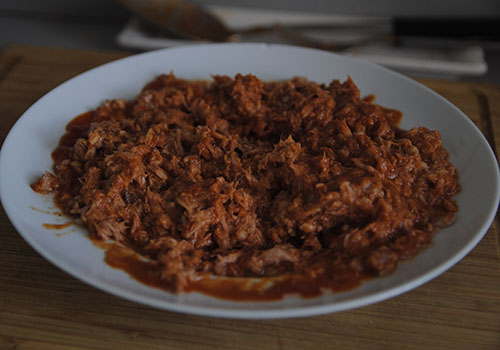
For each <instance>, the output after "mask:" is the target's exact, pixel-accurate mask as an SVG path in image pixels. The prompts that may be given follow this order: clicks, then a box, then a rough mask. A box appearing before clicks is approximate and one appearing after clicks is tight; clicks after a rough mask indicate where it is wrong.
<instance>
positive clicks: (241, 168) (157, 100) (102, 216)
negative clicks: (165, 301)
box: [32, 74, 460, 291]
mask: <svg viewBox="0 0 500 350" xmlns="http://www.w3.org/2000/svg"><path fill="white" fill-rule="evenodd" d="M400 117H401V115H400V113H399V112H397V111H394V110H390V109H386V108H383V107H380V106H378V105H376V104H374V103H372V99H370V98H365V99H363V98H360V93H359V90H358V88H357V87H356V85H355V84H354V83H353V81H352V80H350V79H348V80H347V81H345V82H343V83H341V82H339V81H338V80H334V81H333V82H331V83H330V84H329V85H319V84H316V83H313V82H309V81H307V80H305V79H300V78H295V79H292V80H289V81H283V82H262V81H260V80H259V79H258V78H256V77H255V76H253V75H237V76H236V77H234V79H233V78H230V77H226V76H215V77H214V78H213V81H211V82H192V81H186V80H181V79H177V78H176V77H175V76H174V75H173V74H170V75H161V76H159V77H158V78H157V79H155V80H154V81H152V82H151V83H149V84H148V85H146V86H145V87H144V89H143V91H142V92H141V93H140V94H139V95H138V96H137V97H136V98H135V99H134V100H131V101H124V100H112V101H108V102H106V103H105V104H104V105H103V106H102V107H99V108H97V109H96V110H95V111H92V112H90V113H88V114H87V115H85V118H86V119H85V118H83V117H82V118H83V119H81V120H80V121H78V119H75V121H74V122H72V123H70V125H69V126H68V134H67V135H66V136H65V138H64V137H63V139H62V140H61V144H60V146H59V147H58V149H57V150H56V152H55V153H54V158H55V161H56V163H55V166H54V173H53V174H52V173H46V174H45V175H44V176H43V177H42V178H41V179H40V180H39V181H38V182H36V183H34V184H33V185H32V187H33V189H34V190H35V191H37V192H40V193H50V192H54V193H55V197H56V201H57V203H58V205H59V206H60V207H61V208H62V209H63V211H64V212H65V213H66V214H69V215H72V216H74V217H76V218H77V220H78V222H80V223H81V224H83V225H84V226H85V227H87V228H88V230H89V231H90V233H91V235H93V236H95V237H97V238H100V239H103V240H114V241H117V242H121V243H125V244H127V245H128V246H132V247H134V249H136V250H137V251H139V252H140V253H141V254H143V255H144V256H147V257H149V258H150V259H152V260H153V261H155V262H157V264H158V271H159V274H160V276H161V278H162V279H163V280H165V281H167V282H168V283H169V284H170V285H171V286H172V288H173V289H174V290H176V291H184V290H186V289H188V287H189V285H190V283H192V282H193V281H196V280H197V279H199V278H201V277H203V276H207V275H219V276H239V277H245V276H254V277H255V276H256V277H260V276H279V275H282V276H287V275H290V276H292V275H304V276H305V275H307V276H308V281H310V282H311V281H314V280H315V276H320V275H321V273H323V277H322V278H324V271H328V273H329V274H333V275H335V274H344V275H346V274H348V275H352V276H358V277H359V276H376V275H380V274H385V273H388V272H390V271H392V270H393V269H394V268H395V266H396V265H397V263H398V261H400V260H403V259H406V258H409V257H411V256H414V255H415V254H416V253H418V251H419V250H420V249H421V248H423V247H425V246H427V245H428V244H429V243H430V242H431V240H432V236H433V235H434V233H435V232H436V230H437V228H439V227H442V226H445V225H449V224H450V223H451V222H452V221H453V219H454V215H455V213H456V211H457V204H456V202H455V201H454V200H453V198H452V197H453V195H454V194H456V193H457V192H458V191H459V190H460V187H459V185H458V175H457V171H456V169H455V168H454V167H453V165H451V164H450V163H449V162H448V160H447V159H448V153H447V152H446V150H444V149H443V148H442V145H441V136H440V134H439V132H437V131H431V130H428V129H426V128H424V127H418V128H414V129H411V130H409V131H405V130H401V129H400V128H398V126H397V125H398V123H399V119H400ZM84 119H85V120H84ZM316 279H317V278H316ZM311 283H312V282H311Z"/></svg>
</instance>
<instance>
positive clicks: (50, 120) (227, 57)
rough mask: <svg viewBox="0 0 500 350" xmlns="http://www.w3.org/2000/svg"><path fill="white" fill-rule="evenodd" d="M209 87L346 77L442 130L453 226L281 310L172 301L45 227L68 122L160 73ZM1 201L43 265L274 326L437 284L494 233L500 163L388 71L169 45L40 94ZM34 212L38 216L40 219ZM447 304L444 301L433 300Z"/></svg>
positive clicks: (406, 121)
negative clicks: (378, 270) (46, 184)
mask: <svg viewBox="0 0 500 350" xmlns="http://www.w3.org/2000/svg"><path fill="white" fill-rule="evenodd" d="M169 71H173V72H174V73H175V74H176V75H177V76H178V77H182V78H187V79H200V78H201V79H208V78H210V75H211V74H228V75H235V74H236V73H253V74H255V75H257V76H258V77H260V78H262V79H265V80H276V79H288V78H291V77H293V76H297V75H300V76H305V77H307V78H309V79H310V80H313V81H317V82H326V83H328V82H330V81H331V80H332V79H333V78H338V79H341V80H344V79H346V78H347V76H348V75H350V76H351V77H352V79H353V80H354V81H355V83H356V84H357V85H358V86H359V88H360V89H361V92H362V95H366V94H370V93H374V94H376V96H377V99H376V102H377V103H379V104H382V105H383V106H386V107H390V108H395V109H398V110H400V111H402V112H403V121H402V125H401V126H402V127H403V128H410V127H414V126H418V125H423V126H426V127H428V128H430V129H437V130H439V131H440V132H441V133H442V136H443V143H444V146H445V148H446V149H447V150H448V151H449V152H450V159H451V161H452V162H453V164H454V165H455V166H456V167H457V169H458V171H459V174H460V182H461V185H462V188H463V190H462V192H461V193H460V194H459V195H458V196H457V199H458V202H459V206H460V210H459V212H458V215H457V220H456V222H455V223H454V224H453V225H452V226H450V227H448V228H446V229H444V230H442V231H440V232H439V233H438V234H437V235H436V237H435V239H434V242H433V244H432V245H431V246H430V247H429V248H427V249H426V250H424V251H423V252H422V253H421V254H419V255H418V256H417V257H416V258H414V259H411V260H410V261H407V262H405V263H402V264H401V265H400V266H399V267H398V268H397V270H396V271H395V272H394V273H393V274H391V275H389V276H386V277H383V278H378V279H374V280H371V281H368V282H366V283H364V284H363V285H362V286H360V287H359V288H357V289H354V290H351V291H348V292H343V293H327V294H325V295H323V296H320V297H317V298H313V299H300V298H296V297H287V298H285V299H284V300H281V301H273V302H229V301H223V300H219V299H215V298H211V297H207V296H204V295H201V294H197V293H192V294H186V295H179V296H178V295H173V294H170V293H167V292H164V291H162V290H159V289H155V288H150V287H147V286H145V285H142V284H141V283H139V282H136V281H135V280H133V279H131V278H130V277H129V276H128V275H127V274H126V273H125V272H123V271H120V270H116V269H113V268H110V267H109V266H108V265H106V264H105V263H104V262H103V256H104V254H103V251H102V250H100V249H99V248H97V247H95V246H94V245H93V244H92V243H91V242H90V240H89V239H88V238H86V235H85V231H84V230H82V229H78V228H76V227H74V226H73V227H71V228H68V229H66V231H67V232H68V233H67V234H64V235H57V234H56V233H55V232H54V231H53V230H48V229H45V228H44V227H43V226H42V224H44V223H57V222H59V223H61V222H64V221H65V220H66V221H67V219H64V218H62V219H61V218H59V221H58V219H57V217H54V215H53V214H50V213H44V212H53V211H54V209H53V208H54V207H53V203H52V201H51V200H50V199H49V198H47V196H41V195H39V194H37V193H35V192H33V191H32V190H31V188H30V186H29V185H30V183H32V182H34V181H35V180H36V179H37V178H38V177H39V176H40V175H41V174H42V173H43V172H44V171H45V170H46V169H49V170H50V169H51V168H52V160H51V158H50V153H51V151H52V150H53V149H54V148H55V147H56V145H57V143H58V140H59V137H60V136H61V135H62V134H63V132H64V128H65V126H66V124H67V123H68V122H69V121H70V120H71V119H72V118H73V117H75V116H76V115H78V114H80V113H83V112H85V111H87V110H89V109H93V108H95V107H96V106H97V105H99V104H102V103H103V102H104V101H105V100H106V99H112V98H126V99H130V98H133V97H134V96H135V95H136V94H137V93H138V92H139V91H140V89H141V88H142V86H143V85H144V84H145V83H146V82H148V81H150V80H151V79H153V78H154V77H155V76H156V75H158V74H160V73H163V72H167V73H168V72H169ZM0 196H1V199H2V203H3V206H4V208H5V211H6V212H7V215H8V216H9V218H10V220H11V221H12V223H13V224H14V226H15V227H16V229H17V230H18V231H19V233H20V234H21V235H22V236H23V237H24V239H25V240H26V241H27V242H28V243H29V244H30V245H31V246H32V247H33V248H35V249H36V250H37V251H38V252H39V253H40V254H41V255H42V256H44V257H45V258H46V259H48V260H49V261H51V262H52V263H54V264H55V265H57V266H58V267H60V268H61V269H63V270H64V271H66V272H67V273H69V274H71V275H73V276H75V277H77V278H79V279H81V280H82V281H84V282H86V283H88V284H90V285H92V286H94V287H97V288H99V289H102V290H105V291H107V292H110V293H112V294H115V295H118V296H121V297H124V298H127V299H130V300H134V301H137V302H141V303H144V304H148V305H151V306H154V307H158V308H161V309H166V310H173V311H179V312H186V313H193V314H199V315H210V316H220V317H232V318H276V317H295V316H306V315H315V314H322V313H328V312H335V311H342V310H347V309H351V308H355V307H359V306H363V305H367V304H370V303H374V302H377V301H380V300H383V299H387V298H390V297H392V296H395V295H398V294H401V293H403V292H406V291H408V290H410V289H412V288H415V287H418V286H420V285H421V284H423V283H425V282H427V281H429V280H430V279H432V278H434V277H436V276H438V275H439V274H441V273H443V272H444V271H446V270H447V269H448V268H450V267H451V266H453V265H454V264H455V263H457V262H458V261H459V260H460V259H462V258H463V257H464V256H465V255H466V254H467V253H468V252H469V251H470V250H471V249H472V248H473V247H474V246H475V245H476V244H477V243H478V242H479V240H480V239H481V238H482V237H483V235H484V234H485V232H486V231H487V229H488V228H489V226H490V224H491V222H492V220H493V218H494V216H495V213H496V210H497V205H498V200H499V172H498V165H497V162H496V158H495V156H494V154H493V152H492V150H491V148H490V146H489V145H488V143H487V142H486V140H485V138H484V137H483V135H482V134H481V132H480V131H479V130H478V129H477V128H476V127H475V126H474V124H473V123H472V122H471V121H470V120H469V119H468V118H467V117H466V116H465V115H464V114H463V113H462V112H461V111H460V110H459V109H457V108H456V107H455V106H453V105H452V104H451V103H449V102H448V101H446V100H445V99H444V98H442V97H440V96H439V95H437V94H436V93H434V92H432V91H431V90H429V89H427V88H426V87H424V86H422V85H421V84H418V83H416V82H414V81H413V80H411V79H409V78H406V77H404V76H402V75H399V74H397V73H394V72H391V71H389V70H387V69H385V68H382V67H380V66H377V65H374V64H370V63H366V62H362V61H358V60H354V59H351V58H346V57H342V56H337V55H334V54H331V53H327V52H323V51H317V50H311V49H304V48H297V47H291V46H281V45H264V44H220V45H200V46H187V47H179V48H171V49H166V50H160V51H154V52H148V53H144V54H140V55H136V56H132V57H128V58H125V59H121V60H118V61H115V62H112V63H109V64H105V65H103V66H101V67H98V68H95V69H93V70H90V71H88V72H86V73H83V74H81V75H79V76H77V77H76V78H73V79H71V80H69V81H67V82H66V83H64V84H62V85H60V86H59V87H57V88H55V89H54V90H52V91H51V92H49V93H48V94H47V95H45V96H44V97H42V98H41V99H40V100H39V101H38V102H36V103H35V104H34V105H33V106H32V107H31V108H29V109H28V110H27V111H26V112H25V113H24V115H23V116H22V117H21V118H20V119H19V120H18V122H17V123H16V124H15V125H14V127H13V128H12V130H11V131H10V133H9V135H8V136H7V139H6V140H5V143H4V145H3V148H2V152H1V154H0ZM32 208H36V209H38V210H34V209H32ZM436 298H439V295H437V296H436Z"/></svg>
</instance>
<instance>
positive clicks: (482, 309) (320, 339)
mask: <svg viewBox="0 0 500 350" xmlns="http://www.w3.org/2000/svg"><path fill="white" fill-rule="evenodd" d="M125 55H126V54H124V53H106V52H88V51H76V50H63V49H54V48H40V47H29V46H20V45H18V46H16V45H13V46H8V47H5V48H4V49H3V50H2V52H1V53H0V137H1V139H0V141H1V142H3V140H4V138H5V136H6V135H7V133H8V131H9V129H10V128H11V126H12V125H13V124H14V122H15V121H16V120H17V118H19V117H20V116H21V115H22V113H23V112H24V111H25V110H26V109H27V108H28V107H29V106H30V105H31V104H33V103H34V102H35V101H36V100H37V99H38V98H40V97H41V96H42V95H44V94H45V93H46V92H48V91H49V90H51V89H52V88H54V87H55V86H57V85H58V84H60V83H61V82H63V81H65V80H67V79H69V78H71V77H73V76H75V75H77V74H79V73H81V72H83V71H85V70H88V69H90V68H92V67H95V66H97V65H100V64H102V63H105V62H109V61H112V60H114V59H117V58H120V57H123V56H125ZM422 82H423V83H424V84H426V85H427V86H429V87H431V88H432V89H434V90H436V91H437V92H438V93H440V94H441V95H443V96H444V97H445V98H447V99H449V100H450V101H451V102H452V103H454V104H455V105H457V106H458V107H459V108H460V109H461V110H462V111H464V112H465V113H466V114H467V115H468V116H470V118H471V119H472V120H473V121H474V122H475V123H476V124H477V125H478V126H479V127H480V128H481V130H482V131H483V133H484V134H485V135H486V136H487V138H488V139H489V141H490V142H491V144H492V145H494V146H495V147H496V149H500V148H499V147H500V143H499V142H500V87H498V86H492V85H483V84H476V83H474V84H472V83H465V82H449V81H439V80H424V81H422ZM4 200H5V199H4ZM497 232H498V231H497V228H496V224H494V225H493V227H492V228H491V229H490V230H489V231H488V233H487V234H486V236H485V237H484V239H483V240H482V241H481V242H480V243H479V245H478V246H477V247H476V248H475V249H474V250H473V251H472V252H471V253H470V254H469V255H468V256H467V257H466V258H464V259H463V260H462V261H461V262H460V263H458V264H457V265H455V266H454V267H453V268H452V269H450V270H449V271H447V272H446V273H444V274H443V275H441V276H440V277H438V278H436V279H434V280H432V281H431V282H429V283H427V284H425V285H423V286H421V287H419V288H417V289H415V290H413V291H411V292H408V293H405V294H403V295H401V296H398V297H395V298H392V299H390V300H387V301H384V302H381V303H378V304H375V305H371V306H367V307H363V308H360V309H356V310H352V311H347V312H342V313H337V314H328V315H323V316H317V317H308V318H296V319H284V320H265V321H245V320H226V319H217V318H209V317H199V316H191V315H184V314H178V313H173V312H166V311H161V310H156V309H152V308H150V307H146V306H143V305H140V304H136V303H133V302H129V301H126V300H123V299H120V298H117V297H114V296H112V295H109V294H106V293H104V292H101V291H100V290H97V289H95V288H93V287H90V286H88V285H86V284H84V283H82V282H80V281H79V280H76V279H75V278H73V277H71V276H69V275H67V274H66V273H64V272H62V271H61V270H59V269H58V268H57V267H55V266H53V265H52V264H50V263H49V262H48V261H46V260H45V259H43V258H42V257H40V256H39V255H38V254H37V253H36V252H35V251H34V250H33V249H32V248H31V247H30V246H29V245H28V244H27V243H25V242H24V241H23V239H22V238H21V237H20V235H19V234H18V233H17V232H16V230H15V229H14V227H13V226H12V225H11V223H10V222H9V220H8V218H7V217H6V215H5V212H4V211H3V209H0V235H1V242H0V349H2V350H3V349H50V350H59V349H65V350H69V349H71V350H74V349H103V350H104V349H315V350H319V349H500V259H499V251H498V248H499V246H498V239H497Z"/></svg>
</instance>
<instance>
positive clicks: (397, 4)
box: [0, 0, 500, 84]
mask: <svg viewBox="0 0 500 350" xmlns="http://www.w3.org/2000/svg"><path fill="white" fill-rule="evenodd" d="M193 2H195V3H197V4H200V5H212V6H213V5H216V6H233V7H234V6H237V7H241V8H252V9H261V10H266V9H273V10H287V11H296V12H298V13H300V12H308V13H322V14H335V15H362V16H383V17H405V18H420V19H421V18H461V19H462V18H466V19H473V20H481V19H488V20H491V19H500V1H499V0H474V1H470V0H455V1H449V0H420V1H400V0H383V1H368V0H336V1H331V0H309V1H302V0H253V1H252V0H207V1H200V0H197V1H193ZM130 17H131V15H130V13H129V12H128V11H126V10H124V9H123V8H122V7H121V6H120V5H118V4H117V3H116V2H115V1H113V0H73V1H65V0H44V1H37V0H17V1H16V0H2V1H1V2H0V47H3V46H4V45H6V44H9V43H28V44H34V45H42V46H53V47H67V48H82V49H97V50H127V51H140V49H138V48H134V47H132V46H129V47H127V46H126V45H123V43H122V44H118V42H117V35H118V34H119V33H120V32H121V31H123V29H124V27H126V25H127V23H128V22H129V19H130ZM498 22H499V27H500V21H498ZM479 23H480V22H479ZM479 25H480V24H479ZM473 29H474V28H472V27H471V28H470V30H471V31H472V30H473ZM453 40H456V38H455V39H453ZM466 44H467V45H478V46H480V48H481V49H482V50H483V52H484V61H485V62H486V64H487V66H488V70H487V72H486V73H481V74H466V75H465V76H454V77H452V78H459V79H467V80H480V81H486V82H494V83H499V84H500V41H499V40H498V38H491V37H490V38H486V37H475V38H473V40H470V38H467V40H466Z"/></svg>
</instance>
